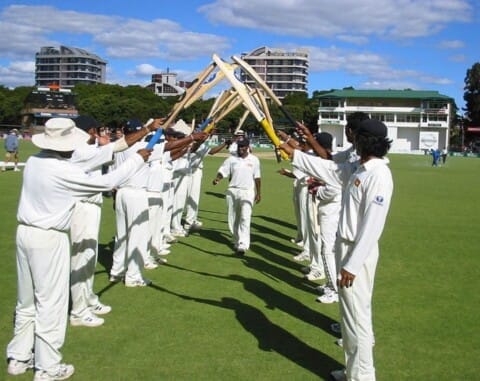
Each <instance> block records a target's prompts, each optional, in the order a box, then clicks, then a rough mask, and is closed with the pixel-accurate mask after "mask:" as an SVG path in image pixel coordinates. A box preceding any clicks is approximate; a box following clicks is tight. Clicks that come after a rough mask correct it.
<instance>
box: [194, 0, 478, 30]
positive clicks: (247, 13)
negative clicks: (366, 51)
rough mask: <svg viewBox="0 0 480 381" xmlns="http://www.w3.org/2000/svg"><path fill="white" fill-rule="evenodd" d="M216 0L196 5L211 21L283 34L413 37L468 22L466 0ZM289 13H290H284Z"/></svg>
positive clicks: (468, 13) (470, 11) (470, 15)
mask: <svg viewBox="0 0 480 381" xmlns="http://www.w3.org/2000/svg"><path fill="white" fill-rule="evenodd" d="M359 5H360V4H359V2H358V1H357V0H336V1H333V2H332V1H328V0H315V1H312V0H263V1H262V2H261V3H260V2H256V1H243V0H216V1H214V2H211V3H209V4H206V5H204V6H201V7H200V8H199V11H200V12H202V13H204V14H205V15H206V16H207V17H208V18H209V20H210V21H211V22H214V23H218V24H225V25H231V26H236V27H244V28H253V29H263V30H266V31H269V32H273V33H277V34H282V35H295V36H303V37H319V36H323V37H335V36H339V35H340V36H345V35H355V36H364V37H365V36H374V35H375V36H380V37H386V38H396V39H398V38H414V37H421V36H428V35H432V34H434V33H436V32H438V31H439V30H441V29H443V28H444V27H445V26H446V25H447V24H448V23H450V22H468V21H470V20H471V18H472V13H473V12H472V6H471V5H470V4H469V2H468V1H467V0H423V1H411V0H363V1H362V2H361V6H359ZM285 15H288V18H286V17H285Z"/></svg>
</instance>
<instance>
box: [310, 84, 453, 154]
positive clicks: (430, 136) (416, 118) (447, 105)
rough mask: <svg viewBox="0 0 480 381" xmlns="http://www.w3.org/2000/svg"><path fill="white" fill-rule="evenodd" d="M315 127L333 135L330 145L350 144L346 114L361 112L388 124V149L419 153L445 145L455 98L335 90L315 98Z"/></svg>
mask: <svg viewBox="0 0 480 381" xmlns="http://www.w3.org/2000/svg"><path fill="white" fill-rule="evenodd" d="M318 98H319V101H320V105H319V108H318V114H319V116H318V129H319V131H326V132H329V133H331V134H332V135H333V137H334V141H333V147H335V149H337V150H342V149H345V148H347V147H349V146H350V143H348V142H347V137H346V136H345V125H346V124H347V116H348V115H349V114H351V113H354V112H356V111H362V112H364V113H366V114H368V115H369V116H370V118H374V119H378V120H380V121H382V122H384V123H385V125H386V126H387V127H388V137H389V138H390V139H392V140H393V143H392V148H391V150H390V152H398V153H400V152H404V153H422V152H425V151H426V150H430V149H432V148H433V149H437V148H439V149H443V148H444V147H448V141H449V127H450V125H451V122H452V118H453V116H454V115H455V110H454V100H453V99H452V98H450V97H448V96H446V95H442V94H439V93H438V91H417V90H335V91H332V92H329V93H326V94H322V95H321V96H319V97H318Z"/></svg>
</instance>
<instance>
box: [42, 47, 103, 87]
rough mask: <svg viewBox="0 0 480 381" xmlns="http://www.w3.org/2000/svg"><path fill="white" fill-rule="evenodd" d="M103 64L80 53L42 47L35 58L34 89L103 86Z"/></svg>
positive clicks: (100, 60) (92, 56)
mask: <svg viewBox="0 0 480 381" xmlns="http://www.w3.org/2000/svg"><path fill="white" fill-rule="evenodd" d="M106 66H107V62H106V61H105V60H103V59H101V58H100V57H98V56H97V55H95V54H92V53H89V52H87V51H86V50H84V49H79V48H72V47H68V46H60V47H59V48H54V47H51V46H45V47H42V48H41V49H40V51H39V52H37V53H36V54H35V84H36V86H50V87H51V86H58V87H60V88H72V87H74V86H75V85H76V84H77V83H86V84H96V83H105V80H106Z"/></svg>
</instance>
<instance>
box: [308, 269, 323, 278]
mask: <svg viewBox="0 0 480 381" xmlns="http://www.w3.org/2000/svg"><path fill="white" fill-rule="evenodd" d="M305 279H308V280H311V281H315V280H322V279H325V274H324V273H322V272H321V271H320V270H315V269H312V270H310V272H309V273H308V274H306V275H305Z"/></svg>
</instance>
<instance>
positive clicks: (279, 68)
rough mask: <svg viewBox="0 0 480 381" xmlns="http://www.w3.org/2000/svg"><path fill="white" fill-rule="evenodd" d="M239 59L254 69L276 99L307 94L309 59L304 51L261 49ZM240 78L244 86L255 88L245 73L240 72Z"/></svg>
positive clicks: (243, 54) (245, 54) (244, 54)
mask: <svg viewBox="0 0 480 381" xmlns="http://www.w3.org/2000/svg"><path fill="white" fill-rule="evenodd" d="M241 58H242V59H243V60H244V61H245V62H247V63H248V64H249V65H250V66H252V67H253V69H255V71H256V72H257V73H258V74H259V75H260V77H261V78H262V79H263V80H264V81H265V82H266V83H267V85H268V86H269V87H270V88H271V89H272V90H273V92H274V93H275V95H276V96H277V97H278V98H280V99H282V98H284V97H285V96H286V95H288V94H291V93H297V92H303V93H306V92H307V84H308V66H309V58H308V51H307V50H306V49H297V50H296V51H293V52H287V51H286V50H283V49H271V48H267V47H261V48H258V49H255V50H253V51H252V52H250V53H242V55H241ZM240 76H241V79H242V81H244V82H245V83H246V84H248V85H252V86H253V87H254V86H255V81H253V80H252V79H251V78H250V77H248V75H247V74H246V73H245V72H243V71H241V72H240Z"/></svg>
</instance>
